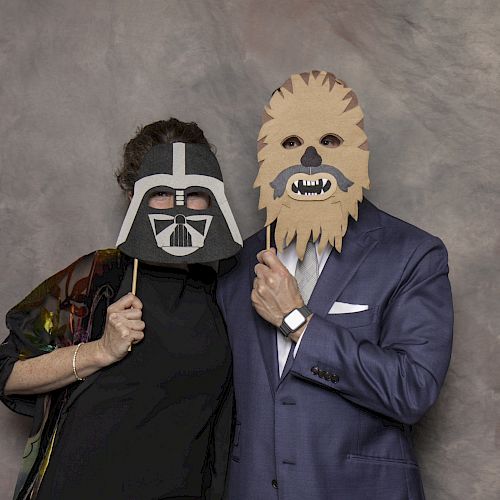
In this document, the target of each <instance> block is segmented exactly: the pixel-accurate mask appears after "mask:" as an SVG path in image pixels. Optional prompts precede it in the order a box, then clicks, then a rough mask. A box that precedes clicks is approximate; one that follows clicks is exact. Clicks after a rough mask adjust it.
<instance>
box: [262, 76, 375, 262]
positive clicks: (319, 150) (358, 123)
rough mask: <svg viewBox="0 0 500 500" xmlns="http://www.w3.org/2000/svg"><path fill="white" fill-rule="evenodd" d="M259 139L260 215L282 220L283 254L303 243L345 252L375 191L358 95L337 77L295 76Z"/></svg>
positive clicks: (279, 241) (278, 237) (268, 113)
mask: <svg viewBox="0 0 500 500" xmlns="http://www.w3.org/2000/svg"><path fill="white" fill-rule="evenodd" d="M262 122H263V123H262V127H261V129H260V132H259V138H258V139H259V142H258V160H259V165H260V167H259V173H258V175H257V178H256V180H255V184H254V187H258V188H260V200H259V208H265V209H266V211H267V220H266V225H269V224H271V223H272V222H274V221H275V220H276V230H275V236H274V238H275V243H276V246H277V248H278V250H279V251H282V250H283V248H284V247H285V246H288V245H289V244H290V243H291V242H292V241H293V240H294V238H295V239H296V250H297V255H298V256H299V258H300V259H303V258H304V253H305V250H306V246H307V242H308V241H309V240H310V239H311V238H312V241H314V242H315V241H317V240H318V239H319V252H320V253H321V252H323V250H324V249H325V247H326V244H327V243H328V242H329V243H330V244H331V245H332V247H334V248H336V250H337V251H338V252H340V251H341V249H342V238H343V236H344V235H345V232H346V230H347V224H348V219H349V216H351V217H352V218H353V219H354V220H357V217H358V203H359V202H360V201H361V200H362V199H363V189H369V187H370V181H369V178H368V156H369V153H368V143H367V138H366V134H365V132H364V130H363V112H362V110H361V108H360V107H359V105H358V100H357V98H356V95H355V94H354V92H353V91H352V90H351V89H350V88H349V87H347V86H346V85H345V84H344V83H343V82H341V81H340V80H337V79H336V78H335V76H334V75H333V74H331V73H327V72H325V71H321V72H320V71H312V72H311V73H301V74H297V75H292V76H291V77H290V79H288V80H287V81H286V82H285V83H284V84H283V85H282V86H281V87H280V88H279V89H278V90H276V91H275V92H274V94H273V96H272V97H271V100H270V102H269V104H268V105H267V106H266V108H265V112H264V116H263V120H262Z"/></svg>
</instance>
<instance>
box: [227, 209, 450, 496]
mask: <svg viewBox="0 0 500 500" xmlns="http://www.w3.org/2000/svg"><path fill="white" fill-rule="evenodd" d="M263 248H265V234H264V231H261V232H259V233H257V234H256V235H254V236H252V237H251V238H249V239H248V240H246V242H245V245H244V248H243V250H242V251H241V252H240V254H239V256H238V264H237V266H236V268H235V269H234V270H233V271H232V272H231V273H229V274H228V275H226V276H225V277H223V278H222V279H221V280H220V281H219V285H218V298H219V304H220V307H221V309H222V312H223V314H224V316H225V319H226V323H227V327H228V332H229V336H230V341H231V345H232V349H233V360H234V383H235V394H236V430H235V438H234V445H233V451H232V460H231V465H230V472H229V484H228V498H229V499H231V500H267V499H275V498H279V499H284V500H309V499H311V500H313V499H314V500H407V499H412V500H416V499H423V498H424V493H423V489H422V484H421V480H420V474H419V468H418V465H417V463H416V459H415V455H414V451H413V448H412V442H411V425H412V424H414V423H415V422H417V421H418V420H419V419H420V418H421V417H422V415H423V414H424V413H425V412H426V411H427V410H428V409H429V408H430V407H431V406H432V405H433V404H434V402H435V401H436V398H437V396H438V394H439V390H440V388H441V385H442V383H443V380H444V377H445V374H446V371H447V368H448V364H449V359H450V352H451V340H452V323H453V311H452V301H451V292H450V285H449V281H448V264H447V253H446V249H445V247H444V245H443V243H442V242H441V241H440V240H439V239H438V238H435V237H434V236H431V235H429V234H427V233H425V232H424V231H421V230H420V229H417V228H416V227H414V226H411V225H409V224H407V223H405V222H402V221H400V220H398V219H396V218H394V217H392V216H390V215H388V214H386V213H384V212H382V211H380V210H379V209H377V208H376V207H375V206H374V205H372V204H371V203H370V202H369V201H367V200H365V201H364V202H363V203H362V204H361V205H360V211H359V219H358V222H355V221H353V220H351V221H350V225H349V229H348V230H347V234H346V237H345V239H344V242H343V248H342V252H341V253H340V254H339V253H337V252H336V251H335V250H333V251H332V253H331V254H330V256H329V258H328V261H327V263H326V265H325V267H324V269H323V272H322V274H321V276H320V278H319V281H318V283H317V284H316V287H315V289H314V292H313V294H312V296H311V299H310V301H309V308H310V309H311V310H312V311H313V313H314V316H313V318H312V319H311V321H310V323H309V325H308V327H307V330H306V332H305V334H304V337H303V339H302V342H301V345H300V348H299V350H298V353H297V356H296V358H295V360H294V362H293V363H292V364H291V366H288V367H287V369H286V370H285V372H284V374H283V377H282V378H281V379H279V377H278V361H277V349H276V329H275V328H274V327H273V326H271V325H270V324H268V323H267V322H266V321H264V320H263V319H262V318H261V317H260V316H259V315H258V314H257V313H256V312H255V311H254V310H253V308H252V305H251V302H250V293H251V290H252V282H253V278H254V266H255V264H256V263H257V261H256V257H255V256H256V254H257V253H258V252H259V251H260V250H262V249H263ZM336 301H338V302H344V303H349V304H362V305H368V306H369V308H368V309H367V310H364V311H361V312H356V313H347V314H335V315H332V314H329V310H330V308H331V307H332V305H333V304H334V302H336Z"/></svg>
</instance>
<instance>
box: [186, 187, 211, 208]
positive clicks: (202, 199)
mask: <svg viewBox="0 0 500 500" xmlns="http://www.w3.org/2000/svg"><path fill="white" fill-rule="evenodd" d="M186 206H187V208H190V209H192V210H206V209H207V208H208V207H210V196H209V195H208V193H205V192H203V191H192V192H190V193H188V194H187V196H186Z"/></svg>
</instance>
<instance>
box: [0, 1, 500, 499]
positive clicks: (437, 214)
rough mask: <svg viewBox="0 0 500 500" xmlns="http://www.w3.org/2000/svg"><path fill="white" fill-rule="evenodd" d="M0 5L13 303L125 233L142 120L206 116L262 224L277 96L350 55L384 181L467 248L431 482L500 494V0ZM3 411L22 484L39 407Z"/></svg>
mask: <svg viewBox="0 0 500 500" xmlns="http://www.w3.org/2000/svg"><path fill="white" fill-rule="evenodd" d="M0 7H1V11H0V12H1V14H0V16H1V17H0V29H1V31H0V71H1V83H0V85H1V86H0V101H1V102H0V110H1V111H0V112H1V115H0V137H1V141H0V154H1V170H0V192H1V199H0V206H1V215H0V220H1V240H0V248H1V251H2V263H3V264H4V266H3V271H2V279H1V286H0V311H1V313H2V314H3V313H4V312H5V311H7V310H8V309H9V308H10V307H11V306H13V305H14V304H15V303H17V301H19V300H20V299H21V298H22V297H23V296H24V295H25V294H27V292H28V291H30V290H31V288H32V287H34V286H35V285H36V284H38V283H39V282H40V281H41V280H42V279H43V278H44V277H47V276H48V275H50V274H52V273H54V272H56V271H58V270H59V269H61V268H62V267H64V266H66V265H67V264H69V263H70V262H71V261H73V260H74V259H75V258H77V257H78V256H80V255H82V254H84V253H87V252H90V251H92V250H94V249H95V248H102V247H107V246H112V245H113V243H114V241H115V238H116V235H117V232H118V229H119V226H120V222H121V218H122V215H123V211H124V208H125V202H124V200H123V198H122V196H121V194H120V192H119V190H118V187H117V185H116V184H115V181H114V179H113V175H112V173H113V170H114V169H115V168H116V167H117V166H118V165H119V162H120V152H121V147H122V145H123V143H124V142H126V141H127V140H128V139H129V138H130V137H131V136H132V135H133V134H134V132H135V129H136V127H137V126H138V125H139V124H146V123H149V122H151V121H154V120H157V119H161V118H167V117H169V116H171V115H172V116H177V117H179V118H180V119H184V120H195V121H197V122H199V123H200V125H201V126H202V128H203V129H204V130H205V131H206V133H207V136H208V138H209V140H210V141H212V142H213V143H214V144H215V145H216V146H217V148H218V156H219V159H220V161H221V164H222V167H223V170H224V174H225V177H226V181H227V184H228V187H229V198H230V201H231V202H232V204H233V207H234V211H235V215H236V218H237V220H238V222H239V224H240V228H241V230H242V233H243V236H248V235H250V234H251V233H253V232H254V231H256V230H257V229H259V228H260V226H261V224H262V214H258V213H257V209H256V206H257V192H256V191H254V190H253V189H252V183H253V179H254V176H255V173H256V160H255V138H256V134H257V131H258V128H259V121H260V115H261V110H262V108H263V106H264V104H265V102H266V101H267V99H268V97H269V96H270V93H271V92H272V91H273V90H274V89H275V88H276V87H277V86H279V84H280V83H282V81H283V80H284V79H286V78H287V77H288V76H289V74H291V73H295V72H299V71H307V70H310V69H327V70H330V71H333V72H335V73H336V74H337V75H338V76H339V77H340V78H342V79H344V80H345V81H347V83H348V84H349V85H350V86H352V87H353V88H354V89H355V90H356V91H357V93H358V95H359V97H360V101H361V104H362V105H363V107H364V110H365V115H366V119H365V124H366V129H367V133H368V137H369V141H370V147H371V163H370V168H371V178H372V185H373V188H372V191H371V193H369V198H370V199H371V200H372V201H373V202H375V203H376V204H377V205H378V206H379V207H381V208H383V209H385V210H386V211H388V212H390V213H392V214H394V215H396V216H398V217H400V218H402V219H404V220H407V221H409V222H411V223H413V224H416V225H417V226H420V227H422V228H424V229H426V230H427V231H429V232H431V233H433V234H436V235H438V236H440V237H441V238H442V239H443V240H444V242H445V243H446V245H447V247H448V250H449V254H450V267H451V280H452V285H453V290H454V299H455V308H456V329H455V343H454V351H453V360H452V365H451V368H450V372H449V374H448V378H447V381H446V385H445V387H444V389H443V392H442V394H441V397H440V399H439V401H438V403H437V405H436V406H435V407H434V408H433V409H432V410H431V411H430V413H429V414H428V416H427V417H426V418H425V419H424V420H423V421H422V422H421V423H420V424H419V425H418V427H417V436H416V437H417V446H418V451H419V456H420V463H421V467H422V469H423V477H424V485H425V489H426V492H427V496H428V498H429V499H431V500H438V499H439V500H445V499H446V500H447V499H460V500H463V499H478V500H488V499H498V498H500V482H499V479H498V478H499V466H500V458H499V445H500V420H499V417H498V409H499V407H500V373H499V369H498V364H499V363H498V359H499V351H500V349H499V335H498V325H499V323H500V306H499V304H498V299H499V298H500V294H499V288H500V286H499V282H498V277H499V274H500V273H499V268H500V259H499V253H500V238H499V233H500V231H499V230H498V215H497V214H498V213H499V210H500V201H499V200H500V196H499V195H500V174H499V169H498V166H497V158H498V146H497V145H498V134H499V128H500V119H499V104H500V96H499V91H498V87H499V86H498V78H499V62H500V56H499V51H498V49H499V45H498V42H499V40H500V34H499V30H498V24H499V21H500V15H499V10H498V9H499V8H498V0H455V1H451V0H440V1H437V0H350V1H348V2H346V1H341V0H338V1H337V0H330V1H328V0H323V1H320V0H289V1H283V0H272V1H271V0H253V1H244V0H231V1H217V0H205V1H202V0H198V1H196V0H178V1H177V0H164V1H160V0H151V1H147V0H145V1H138V0H121V1H120V0H108V1H107V2H104V1H98V0H95V1H91V0H44V1H34V0H32V1H28V0H10V1H8V0H6V1H5V0H1V1H0ZM4 334H6V332H5V328H4V331H3V332H2V333H1V334H0V338H1V337H3V336H4ZM0 419H1V424H0V442H1V447H0V492H1V494H0V497H1V498H2V499H4V498H9V497H10V495H11V492H12V490H13V487H14V482H15V477H16V474H17V470H18V467H19V460H20V457H21V450H22V447H23V442H24V439H25V437H26V433H27V430H28V426H29V421H28V419H26V418H24V417H20V416H16V415H14V414H11V413H10V412H9V411H8V410H7V409H5V408H4V407H1V408H0ZM305 500H308V499H305ZM342 500H348V499H342ZM367 500H368V499H367Z"/></svg>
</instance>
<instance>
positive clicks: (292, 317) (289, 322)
mask: <svg viewBox="0 0 500 500" xmlns="http://www.w3.org/2000/svg"><path fill="white" fill-rule="evenodd" d="M284 321H285V323H286V326H288V328H290V329H291V330H293V331H295V330H297V328H300V327H301V326H302V325H303V324H304V323H305V322H306V318H304V315H303V314H302V313H301V312H300V311H299V310H298V309H294V310H293V311H292V312H291V313H290V314H288V315H287V316H286V317H285V319H284Z"/></svg>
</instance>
